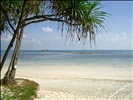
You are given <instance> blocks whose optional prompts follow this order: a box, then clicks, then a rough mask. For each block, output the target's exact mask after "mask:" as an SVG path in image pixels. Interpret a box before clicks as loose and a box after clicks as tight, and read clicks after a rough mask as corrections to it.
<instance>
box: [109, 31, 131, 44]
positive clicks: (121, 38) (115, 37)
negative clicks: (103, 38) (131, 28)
mask: <svg viewBox="0 0 133 100" xmlns="http://www.w3.org/2000/svg"><path fill="white" fill-rule="evenodd" d="M128 40H129V37H128V36H127V33H126V32H124V33H121V34H116V35H113V36H112V38H111V39H110V41H111V42H125V41H128Z"/></svg>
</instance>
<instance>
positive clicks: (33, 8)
mask: <svg viewBox="0 0 133 100" xmlns="http://www.w3.org/2000/svg"><path fill="white" fill-rule="evenodd" d="M39 5H40V3H38V4H37V5H35V6H34V7H33V8H32V9H30V10H29V11H27V12H26V14H25V15H24V16H27V15H28V14H29V13H30V12H31V11H33V10H35V9H36V8H37V7H38V6H39Z"/></svg>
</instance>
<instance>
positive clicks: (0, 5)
mask: <svg viewBox="0 0 133 100" xmlns="http://www.w3.org/2000/svg"><path fill="white" fill-rule="evenodd" d="M0 8H1V9H2V10H3V12H4V15H5V17H6V19H7V21H8V24H9V25H10V27H11V28H12V30H13V31H15V29H14V28H13V25H12V24H11V23H10V20H9V18H8V15H7V13H6V11H5V9H4V7H3V6H2V4H1V3H0Z"/></svg>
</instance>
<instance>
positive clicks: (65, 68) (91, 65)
mask: <svg viewBox="0 0 133 100" xmlns="http://www.w3.org/2000/svg"><path fill="white" fill-rule="evenodd" d="M131 53H132V52H130V51H128V52H127V51H113V52H112V51H110V52H109V51H104V52H103V51H100V53H99V51H98V52H91V53H90V51H89V52H88V51H87V52H77V51H76V52H73V51H71V52H68V51H60V52H59V51H52V52H39V51H34V52H33V51H32V52H31V51H23V52H20V58H19V62H18V67H17V72H16V78H25V79H29V80H33V81H35V82H37V83H38V84H39V89H38V91H37V98H35V100H132V98H133V74H132V71H133V69H132V56H131ZM9 60H10V58H9V59H8V60H7V62H9ZM6 66H8V64H7V63H6ZM6 68H7V67H4V68H3V70H2V75H3V74H4V73H5V71H6V70H7V69H6Z"/></svg>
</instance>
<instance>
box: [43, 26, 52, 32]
mask: <svg viewBox="0 0 133 100" xmlns="http://www.w3.org/2000/svg"><path fill="white" fill-rule="evenodd" d="M42 30H43V32H52V31H53V30H52V28H50V27H49V26H48V27H42Z"/></svg>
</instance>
